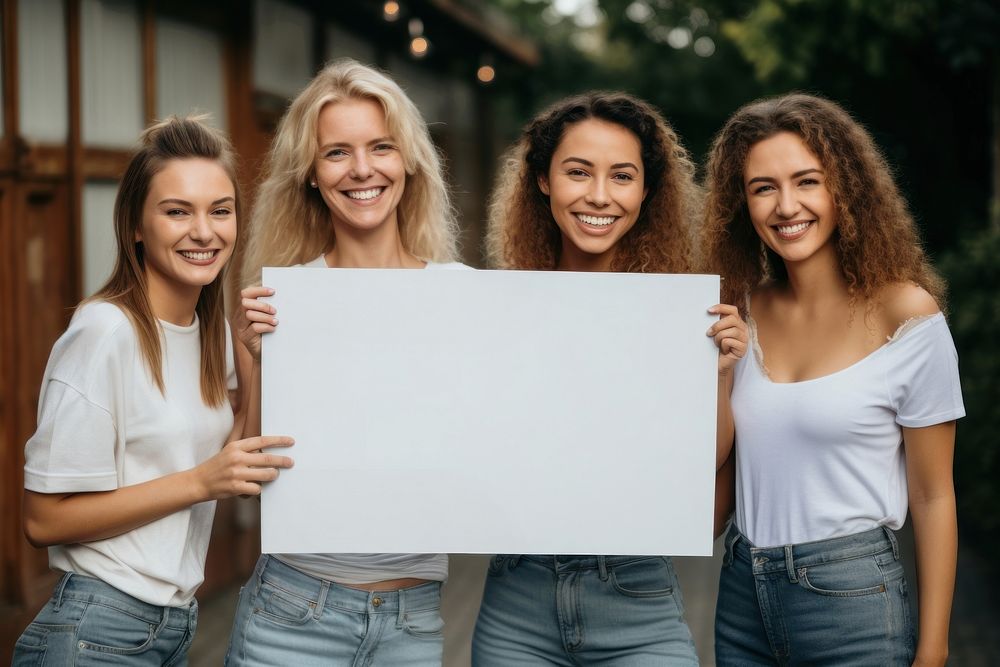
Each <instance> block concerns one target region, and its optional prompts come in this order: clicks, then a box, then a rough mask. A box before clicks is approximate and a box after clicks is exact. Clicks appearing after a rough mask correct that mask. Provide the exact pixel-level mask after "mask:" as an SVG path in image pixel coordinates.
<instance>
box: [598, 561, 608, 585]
mask: <svg viewBox="0 0 1000 667" xmlns="http://www.w3.org/2000/svg"><path fill="white" fill-rule="evenodd" d="M597 574H598V576H599V577H600V578H601V581H607V580H608V561H607V559H606V558H605V557H604V556H598V557H597Z"/></svg>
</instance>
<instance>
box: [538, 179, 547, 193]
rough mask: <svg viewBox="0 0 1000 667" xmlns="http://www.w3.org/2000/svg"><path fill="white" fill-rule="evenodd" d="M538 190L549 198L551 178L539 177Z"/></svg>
mask: <svg viewBox="0 0 1000 667" xmlns="http://www.w3.org/2000/svg"><path fill="white" fill-rule="evenodd" d="M538 189H539V190H541V191H542V194H544V195H545V196H546V197H547V196H549V177H548V176H542V175H539V176H538Z"/></svg>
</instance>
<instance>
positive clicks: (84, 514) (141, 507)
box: [24, 436, 292, 547]
mask: <svg viewBox="0 0 1000 667" xmlns="http://www.w3.org/2000/svg"><path fill="white" fill-rule="evenodd" d="M291 444H292V439H291V438H287V437H283V436H270V437H266V438H249V439H247V440H237V441H234V442H230V443H229V444H227V445H226V446H225V447H223V449H222V451H221V452H219V453H218V454H216V455H215V456H213V457H212V458H210V459H208V460H207V461H205V462H204V463H202V464H201V465H199V466H197V467H195V468H191V469H190V470H185V471H183V472H177V473H173V474H170V475H165V476H163V477H160V478H157V479H154V480H150V481H148V482H143V483H141V484H133V485H131V486H124V487H121V488H119V489H115V490H113V491H96V492H86V493H37V492H34V491H28V490H25V492H24V534H25V536H27V538H28V541H29V542H31V544H32V545H33V546H36V547H42V546H50V545H53V544H72V543H75V542H93V541H95V540H102V539H106V538H109V537H114V536H115V535H121V534H122V533H126V532H128V531H130V530H132V529H134V528H138V527H139V526H143V525H145V524H147V523H150V522H152V521H156V520H157V519H160V518H163V517H165V516H167V515H169V514H173V513H174V512H177V511H180V510H182V509H184V508H186V507H190V506H191V505H195V504H197V503H200V502H205V501H207V500H216V499H218V498H227V497H229V496H234V495H239V494H244V495H246V494H249V495H257V494H259V493H260V489H261V483H262V482H268V481H271V480H273V479H275V478H277V476H278V469H279V468H290V467H291V466H292V460H291V459H290V458H288V457H287V456H279V455H277V454H265V453H262V452H260V451H259V450H260V449H261V448H263V447H287V446H289V445H291Z"/></svg>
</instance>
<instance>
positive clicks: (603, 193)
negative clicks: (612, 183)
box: [585, 178, 611, 208]
mask: <svg viewBox="0 0 1000 667" xmlns="http://www.w3.org/2000/svg"><path fill="white" fill-rule="evenodd" d="M585 199H586V201H587V203H588V204H590V205H591V206H594V207H596V208H604V207H605V206H607V205H608V204H610V203H611V201H610V198H609V197H608V186H607V183H605V182H604V179H603V178H595V179H592V180H591V183H590V188H589V189H588V190H587V196H586V197H585Z"/></svg>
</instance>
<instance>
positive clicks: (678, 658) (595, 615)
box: [472, 556, 698, 667]
mask: <svg viewBox="0 0 1000 667" xmlns="http://www.w3.org/2000/svg"><path fill="white" fill-rule="evenodd" d="M472 664H473V665H474V666H476V667H511V666H512V665H517V666H518V667H527V666H529V665H614V666H615V667H646V666H650V667H652V666H654V665H655V666H657V667H662V666H663V665H671V666H672V665H678V666H685V667H686V666H689V665H697V664H698V658H697V655H696V654H695V649H694V642H693V641H692V640H691V632H690V630H688V626H687V624H686V623H685V622H684V604H683V601H682V599H681V591H680V588H679V586H678V584H677V575H676V574H675V573H674V567H673V563H672V561H671V560H670V559H669V558H665V557H660V556H495V557H494V558H493V560H492V561H491V563H490V568H489V575H488V577H487V580H486V590H485V592H484V593H483V603H482V607H481V608H480V611H479V618H478V620H477V622H476V631H475V635H474V636H473V640H472Z"/></svg>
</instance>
